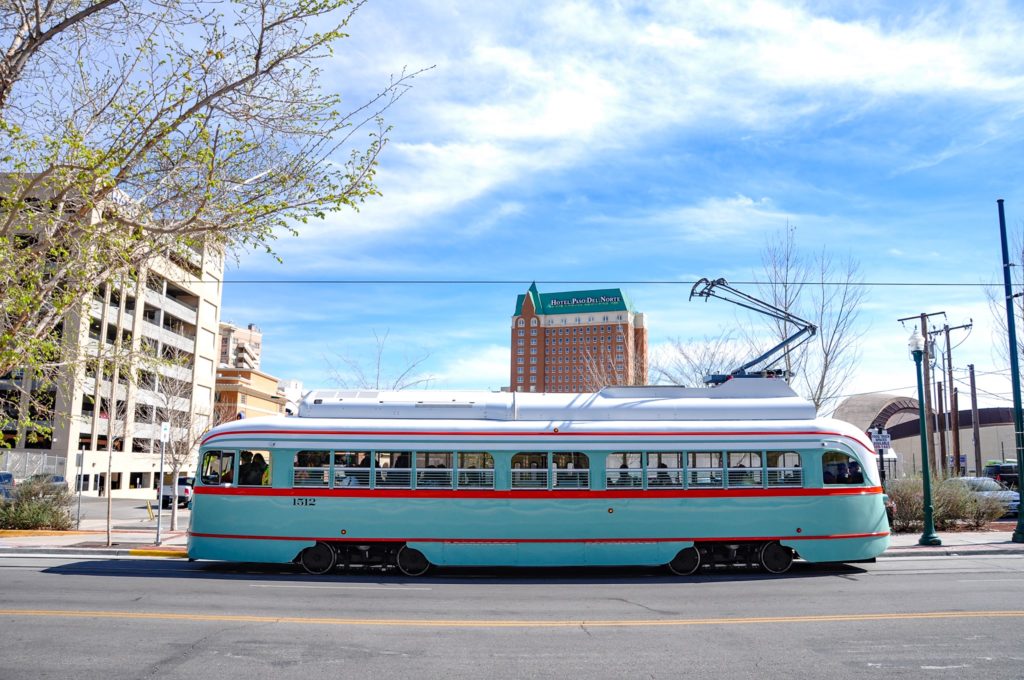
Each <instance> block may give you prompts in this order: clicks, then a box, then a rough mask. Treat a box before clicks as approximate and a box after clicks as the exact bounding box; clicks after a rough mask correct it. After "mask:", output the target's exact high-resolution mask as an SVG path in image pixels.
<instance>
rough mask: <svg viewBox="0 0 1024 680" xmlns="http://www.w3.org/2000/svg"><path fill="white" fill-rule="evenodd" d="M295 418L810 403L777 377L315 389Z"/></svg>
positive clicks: (620, 416) (495, 415)
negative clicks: (580, 387)
mask: <svg viewBox="0 0 1024 680" xmlns="http://www.w3.org/2000/svg"><path fill="white" fill-rule="evenodd" d="M298 415H299V417H300V418H353V419H368V418H369V419H386V420H394V419H398V420H401V419H411V420H498V421H635V420H644V421H659V420H671V421H738V420H743V421H763V420H789V421H792V420H810V419H814V417H815V415H816V412H815V409H814V405H813V404H811V403H810V402H808V401H807V400H805V399H803V398H801V397H799V396H798V395H797V394H796V393H795V392H794V391H793V390H792V389H791V388H790V386H789V385H788V384H787V383H786V382H785V381H784V380H780V379H777V378H736V379H733V380H729V381H727V382H725V383H723V384H721V385H717V386H714V387H697V388H692V387H673V386H642V387H606V388H604V389H602V390H601V391H599V392H593V393H552V394H546V393H531V392H485V391H442V390H405V391H397V392H391V391H375V390H315V391H312V392H310V393H308V394H307V395H306V396H305V398H304V399H303V401H302V403H301V404H300V405H299V413H298Z"/></svg>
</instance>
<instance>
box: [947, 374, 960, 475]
mask: <svg viewBox="0 0 1024 680" xmlns="http://www.w3.org/2000/svg"><path fill="white" fill-rule="evenodd" d="M949 410H950V412H951V416H952V418H953V422H952V423H951V424H950V428H951V432H950V434H951V435H952V436H951V437H950V439H951V440H952V442H953V474H954V475H956V476H957V477H960V476H962V475H963V474H964V471H963V469H962V468H961V467H960V390H959V389H957V388H956V387H954V388H953V392H952V394H950V395H949Z"/></svg>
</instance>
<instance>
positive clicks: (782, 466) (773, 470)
mask: <svg viewBox="0 0 1024 680" xmlns="http://www.w3.org/2000/svg"><path fill="white" fill-rule="evenodd" d="M764 455H765V458H766V459H767V461H768V486H803V483H804V478H803V469H802V468H801V467H800V454H799V453H797V452H796V451H765V454H764Z"/></svg>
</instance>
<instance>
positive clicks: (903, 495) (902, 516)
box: [886, 477, 1005, 533]
mask: <svg viewBox="0 0 1024 680" xmlns="http://www.w3.org/2000/svg"><path fill="white" fill-rule="evenodd" d="M886 493H888V494H889V498H891V499H892V500H893V502H894V503H895V504H896V507H895V509H894V511H893V521H892V530H893V531H895V532H899V533H905V532H911V531H921V530H922V529H923V528H924V491H923V488H922V482H921V478H920V477H907V478H904V479H894V480H891V481H890V482H889V483H888V485H887V487H886ZM1004 512H1005V508H1004V507H1003V504H1002V503H1000V502H999V501H998V500H996V499H994V498H988V497H985V496H979V495H977V494H974V493H972V492H971V491H970V490H969V489H968V488H967V487H965V486H964V485H962V484H959V483H955V482H953V481H951V480H949V479H941V478H939V479H937V480H936V481H935V483H933V484H932V520H933V522H934V523H935V529H936V530H938V531H946V530H949V529H955V528H957V527H960V526H964V527H967V528H971V529H980V528H982V527H984V526H985V525H986V524H988V523H989V522H991V521H992V520H995V519H999V518H1000V517H1001V516H1002V515H1003V513H1004Z"/></svg>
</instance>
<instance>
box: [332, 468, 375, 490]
mask: <svg viewBox="0 0 1024 680" xmlns="http://www.w3.org/2000/svg"><path fill="white" fill-rule="evenodd" d="M334 486H335V487H339V486H363V487H366V486H370V468H365V467H349V468H343V467H336V468H334Z"/></svg>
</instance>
